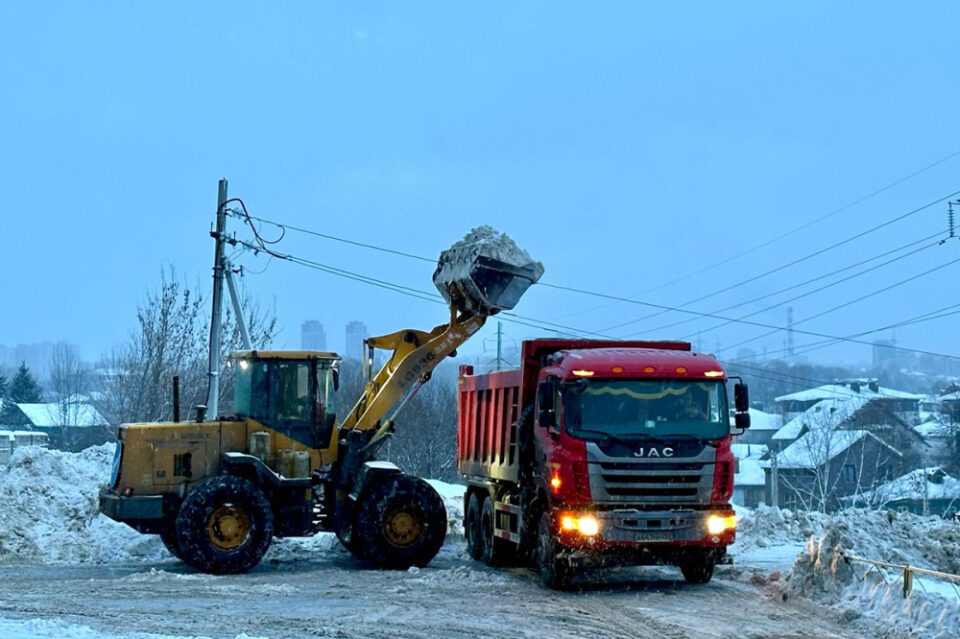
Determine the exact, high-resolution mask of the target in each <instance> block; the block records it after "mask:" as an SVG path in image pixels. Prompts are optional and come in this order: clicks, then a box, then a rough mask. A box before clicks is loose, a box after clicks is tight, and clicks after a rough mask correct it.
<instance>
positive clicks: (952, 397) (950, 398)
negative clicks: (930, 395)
mask: <svg viewBox="0 0 960 639" xmlns="http://www.w3.org/2000/svg"><path fill="white" fill-rule="evenodd" d="M937 399H938V400H940V401H941V402H943V401H947V402H955V401H957V400H960V390H956V391H953V392H952V393H944V394H943V395H940V397H938V398H937Z"/></svg>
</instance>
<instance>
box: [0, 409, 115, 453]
mask: <svg viewBox="0 0 960 639" xmlns="http://www.w3.org/2000/svg"><path fill="white" fill-rule="evenodd" d="M15 406H16V407H17V409H18V410H19V411H20V413H21V414H22V415H23V416H24V418H25V419H24V420H23V421H24V426H25V427H26V428H28V429H30V430H33V431H39V432H42V433H46V434H47V436H48V437H49V438H50V445H51V446H52V447H53V448H59V449H62V450H72V451H78V450H83V449H84V448H86V447H88V446H94V445H96V444H102V443H103V442H105V441H107V440H108V438H109V437H110V435H111V432H110V426H109V424H107V420H105V419H104V418H103V416H102V415H100V413H99V412H98V411H97V409H96V408H94V406H93V405H92V404H86V403H81V402H64V403H59V402H50V403H44V404H15Z"/></svg>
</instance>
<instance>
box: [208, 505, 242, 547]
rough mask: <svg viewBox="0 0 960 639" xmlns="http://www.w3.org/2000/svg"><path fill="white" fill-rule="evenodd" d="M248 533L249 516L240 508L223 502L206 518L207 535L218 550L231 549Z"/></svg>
mask: <svg viewBox="0 0 960 639" xmlns="http://www.w3.org/2000/svg"><path fill="white" fill-rule="evenodd" d="M249 535H250V517H249V515H247V513H246V511H245V510H243V509H242V508H239V507H237V506H234V505H233V504H224V505H223V506H220V507H219V508H217V509H216V510H214V511H213V512H212V513H211V514H210V517H209V519H207V537H208V538H209V539H210V543H212V544H213V545H214V546H216V547H217V548H219V549H220V550H231V549H233V548H236V547H238V546H240V545H241V544H243V542H244V541H246V540H247V537H248V536H249Z"/></svg>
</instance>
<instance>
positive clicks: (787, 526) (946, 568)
mask: <svg viewBox="0 0 960 639" xmlns="http://www.w3.org/2000/svg"><path fill="white" fill-rule="evenodd" d="M804 536H806V537H807V538H808V541H807V547H806V550H805V551H803V552H801V553H800V554H799V555H798V556H797V558H796V560H795V561H794V563H793V567H792V568H791V569H790V571H789V573H788V574H787V575H786V577H785V579H784V580H783V581H780V578H779V575H778V574H777V573H771V575H770V576H769V578H768V579H766V580H765V581H767V582H772V583H773V586H774V588H775V589H778V590H780V591H781V593H782V594H783V596H784V598H786V597H789V596H802V597H805V598H808V599H812V600H814V601H816V602H819V603H821V604H823V605H826V606H829V607H831V608H833V609H834V610H836V611H837V612H838V613H839V614H840V615H841V617H842V618H844V619H848V620H852V619H857V618H861V617H862V621H863V622H865V623H867V624H868V625H871V626H874V627H873V630H874V632H876V633H877V634H878V636H888V635H896V634H897V633H899V634H898V636H917V637H931V638H935V639H939V638H943V639H946V638H947V637H951V638H953V637H956V636H957V629H958V628H960V597H958V596H957V594H956V593H955V592H954V591H953V589H952V587H951V586H950V584H949V583H948V582H946V581H941V580H937V579H934V578H926V577H920V576H917V577H915V578H914V588H913V590H912V592H911V594H910V596H909V597H908V598H906V599H905V598H904V597H903V594H902V588H903V572H902V571H898V570H895V569H883V568H878V567H871V566H870V565H868V564H864V563H860V562H852V561H848V560H847V559H845V557H846V556H860V557H865V558H868V559H873V560H876V561H883V562H888V563H892V564H898V565H904V564H908V565H911V566H914V567H917V568H926V569H929V570H936V571H940V572H946V573H950V574H960V524H957V523H954V522H950V521H946V520H943V519H940V518H938V517H920V516H917V515H913V514H910V513H897V512H893V511H879V510H863V509H849V510H844V511H841V512H838V513H835V514H833V515H825V514H822V513H806V512H802V511H790V510H781V509H777V508H771V507H767V506H761V507H759V508H757V509H756V510H755V511H752V512H746V513H744V516H743V517H742V519H741V522H740V525H739V526H738V539H737V545H738V546H739V547H740V549H741V552H742V550H743V549H747V552H746V553H745V554H747V555H749V554H750V553H749V549H750V548H763V547H774V546H789V545H791V544H796V542H797V541H798V540H800V539H802V538H803V537H804ZM736 549H737V547H735V548H734V550H736ZM741 565H742V564H741ZM753 579H754V580H756V579H757V575H754V576H753ZM758 583H759V582H758ZM958 585H960V584H958Z"/></svg>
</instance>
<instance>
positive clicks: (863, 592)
mask: <svg viewBox="0 0 960 639" xmlns="http://www.w3.org/2000/svg"><path fill="white" fill-rule="evenodd" d="M112 452H113V451H112V447H111V446H101V447H95V448H91V449H88V450H86V451H84V452H82V453H79V454H70V453H62V452H59V451H52V450H45V449H22V450H19V451H17V452H16V453H15V455H14V457H13V458H12V459H11V463H10V465H9V467H7V468H5V469H4V468H0V639H8V638H12V637H17V638H20V637H38V638H47V637H49V638H53V637H57V638H60V637H66V638H68V639H69V638H79V639H115V638H117V637H139V638H149V639H156V638H161V639H168V638H170V637H191V638H192V637H205V636H206V637H217V638H220V637H223V638H228V639H234V638H237V637H242V638H252V637H269V638H271V639H276V638H280V637H298V638H302V637H311V636H320V637H327V636H330V637H384V638H386V637H391V638H392V637H426V636H430V637H440V638H444V637H476V636H493V635H503V634H510V635H513V636H520V637H541V636H550V637H552V638H553V637H579V636H591V637H598V638H603V637H626V636H629V637H660V638H662V637H670V638H673V639H679V638H682V637H690V638H694V637H716V638H719V637H747V636H748V637H788V636H789V637H794V636H797V637H799V636H817V637H820V636H822V637H850V638H852V637H933V638H941V637H943V638H945V637H957V636H958V635H960V597H958V596H956V595H953V594H952V590H951V587H950V586H949V585H945V584H943V583H942V582H939V583H938V582H936V580H927V579H924V580H918V583H916V584H915V588H914V592H913V594H911V596H910V597H909V598H908V599H906V600H904V599H903V597H902V595H901V593H900V588H901V585H900V583H899V582H896V581H895V580H896V575H895V574H893V573H892V572H890V571H886V572H879V571H877V570H873V571H870V572H867V567H866V566H862V565H859V564H853V565H849V566H848V565H847V564H846V563H845V562H843V560H838V561H835V560H834V559H835V558H836V557H837V554H836V553H835V552H834V547H835V546H836V544H837V543H840V544H841V545H842V547H843V548H844V549H846V550H847V551H848V552H853V553H856V554H860V555H864V556H867V557H873V558H876V559H881V560H885V561H891V562H895V563H910V564H912V565H915V566H920V567H927V568H935V569H938V570H943V571H946V572H953V573H957V572H960V525H957V524H954V523H948V522H944V521H943V520H938V519H934V518H926V519H925V518H920V517H916V516H912V515H901V514H887V513H883V512H868V511H846V512H844V513H841V514H840V515H838V516H836V517H828V516H826V515H821V514H807V513H802V512H790V511H785V510H776V509H770V508H763V507H762V508H760V509H757V510H755V511H749V510H743V509H740V510H739V513H740V515H741V525H740V530H739V533H738V542H737V544H735V545H734V546H733V548H732V554H733V557H734V565H732V566H721V567H719V568H718V569H717V573H716V577H715V579H714V581H713V582H711V583H710V584H708V585H705V586H690V585H687V584H685V583H683V581H682V579H681V577H680V575H679V572H678V571H677V570H676V569H674V568H631V569H621V570H608V571H603V572H602V573H600V572H598V573H591V574H587V575H585V577H584V580H583V581H582V586H583V588H584V590H583V591H582V592H579V593H556V592H552V591H549V590H545V589H544V588H542V587H540V585H539V583H538V580H537V578H536V576H535V575H534V574H533V573H532V571H529V570H525V569H522V568H512V569H499V570H495V569H490V568H487V567H486V566H483V565H481V564H479V563H478V562H473V561H470V560H469V559H467V558H466V556H465V553H464V551H463V529H462V516H463V504H462V492H463V488H462V487H461V486H456V485H451V484H445V483H443V482H431V483H432V484H433V486H434V487H435V488H436V489H437V490H438V492H440V494H441V496H442V497H443V499H444V502H445V504H446V507H447V513H448V518H449V521H450V531H449V533H448V538H447V543H446V545H445V546H444V548H443V549H442V550H441V552H440V554H439V555H438V556H437V558H436V559H435V560H434V561H433V562H432V563H431V564H430V566H428V567H426V568H423V569H416V568H414V569H411V570H410V571H404V572H391V571H375V570H364V569H362V568H360V566H359V565H358V564H357V563H356V562H355V561H354V559H353V558H352V557H351V556H350V555H349V553H348V552H347V551H346V550H344V549H343V548H342V547H341V546H340V544H339V542H337V540H336V539H335V538H334V537H333V536H332V535H329V534H321V535H317V536H316V537H313V538H310V539H285V540H277V541H276V542H275V543H274V544H273V546H272V547H271V549H270V551H269V552H268V554H267V556H266V557H265V558H264V561H263V562H262V563H261V564H260V565H259V566H257V567H256V568H255V569H254V570H252V571H251V572H250V573H248V574H246V575H230V576H211V575H204V574H197V573H195V572H193V571H191V570H190V569H189V568H188V567H186V566H185V565H184V564H182V563H180V562H178V561H176V560H174V559H173V558H171V557H170V556H169V555H168V554H167V553H166V551H165V550H164V549H163V547H162V545H161V544H160V542H159V540H158V539H157V538H155V537H153V536H144V535H140V534H138V533H136V532H134V531H133V530H130V529H129V528H127V527H126V526H124V525H121V524H117V523H116V522H113V521H110V520H108V519H106V518H105V517H103V516H102V515H99V514H98V513H97V503H96V493H97V487H98V484H99V483H100V482H102V481H104V480H105V478H106V476H107V475H108V472H109V466H110V462H111V459H112ZM884 579H886V580H887V582H888V583H884V581H883V580H884ZM924 588H926V589H927V590H926V591H925V590H924ZM951 595H952V596H951Z"/></svg>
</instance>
